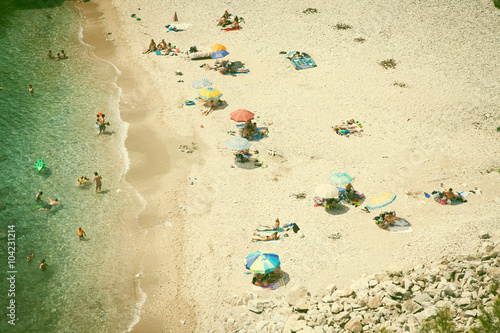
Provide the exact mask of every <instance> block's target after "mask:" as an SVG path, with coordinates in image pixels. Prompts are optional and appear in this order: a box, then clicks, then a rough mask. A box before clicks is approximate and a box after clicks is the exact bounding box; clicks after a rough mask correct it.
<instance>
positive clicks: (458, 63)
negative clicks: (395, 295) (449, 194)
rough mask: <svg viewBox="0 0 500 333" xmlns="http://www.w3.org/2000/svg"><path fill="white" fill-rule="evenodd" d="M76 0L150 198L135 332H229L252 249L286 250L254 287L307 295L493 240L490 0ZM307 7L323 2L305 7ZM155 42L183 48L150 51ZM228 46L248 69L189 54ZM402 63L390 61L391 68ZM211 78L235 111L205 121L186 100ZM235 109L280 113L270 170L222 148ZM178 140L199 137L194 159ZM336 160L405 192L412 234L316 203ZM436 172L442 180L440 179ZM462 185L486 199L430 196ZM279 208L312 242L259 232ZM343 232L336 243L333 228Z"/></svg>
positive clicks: (260, 144) (499, 23) (370, 192)
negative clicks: (483, 237) (223, 25)
mask: <svg viewBox="0 0 500 333" xmlns="http://www.w3.org/2000/svg"><path fill="white" fill-rule="evenodd" d="M77 6H78V8H80V9H81V10H82V13H83V15H84V18H85V20H86V21H87V27H84V39H85V41H86V42H87V43H88V44H90V45H92V46H95V47H96V49H95V53H96V55H97V56H99V57H101V58H104V59H106V60H108V61H110V62H111V63H113V64H114V65H115V66H116V67H117V68H118V69H119V71H120V72H121V75H120V77H119V79H118V81H117V85H118V86H119V87H120V88H121V89H122V97H121V101H120V115H121V118H122V120H123V121H125V122H127V123H129V127H128V134H127V135H128V136H127V139H126V142H125V145H126V149H127V151H128V154H129V158H130V168H129V171H128V173H127V176H126V179H127V182H128V183H130V184H131V185H132V186H133V187H134V188H135V189H136V190H137V191H138V192H139V194H140V195H141V196H142V198H143V199H144V201H145V207H144V210H143V211H141V212H140V214H139V218H138V224H139V229H140V230H141V231H140V232H138V234H137V235H136V237H137V238H136V243H137V244H139V245H138V246H137V251H136V260H138V262H140V264H141V266H142V269H141V278H140V285H141V289H142V290H143V291H144V293H145V294H146V295H147V298H146V300H145V302H144V304H143V305H142V306H141V307H140V309H139V310H140V320H139V321H138V323H137V324H135V326H133V328H131V331H133V332H206V331H208V330H215V331H216V332H219V331H220V332H223V331H225V330H224V326H223V325H222V322H224V321H226V320H227V317H228V316H229V315H230V314H232V313H237V312H238V311H239V310H238V309H236V308H235V307H233V306H232V305H230V304H229V303H227V302H226V301H225V300H227V299H228V298H231V297H234V296H237V295H241V294H243V293H248V292H250V291H252V288H251V283H250V282H251V276H249V275H245V274H244V265H243V262H244V258H245V256H246V255H247V254H248V253H250V252H253V251H257V250H261V251H270V252H274V253H277V254H279V256H280V259H281V263H282V265H281V266H282V269H283V271H284V272H285V273H286V275H287V276H288V277H289V281H288V284H287V286H286V288H280V289H278V290H276V291H259V292H257V293H263V294H264V295H265V293H273V296H276V295H280V294H283V293H285V292H286V290H287V289H289V288H292V287H294V286H298V285H304V286H306V287H307V288H308V290H310V291H311V292H315V291H316V290H321V289H324V288H325V287H326V286H327V285H330V284H332V283H335V284H336V285H337V286H338V287H339V288H341V287H343V286H346V287H347V286H349V285H350V284H351V283H352V281H354V280H356V279H358V278H360V277H362V276H363V275H364V274H374V273H377V272H380V271H384V270H390V269H402V268H404V267H413V266H414V265H418V264H420V263H424V262H428V261H431V260H435V259H438V258H441V257H443V256H452V255H456V254H461V253H465V254H467V253H469V252H471V251H473V249H475V248H477V247H478V246H479V244H480V240H479V239H478V237H477V234H478V232H480V231H481V230H487V231H488V232H489V233H490V234H491V235H492V236H498V233H499V220H498V216H499V213H500V211H499V208H498V207H499V204H500V197H499V195H498V192H497V189H498V184H499V181H500V174H499V169H500V161H499V159H498V156H499V148H500V142H499V141H500V140H499V133H498V130H497V128H498V126H499V107H500V95H499V94H498V91H500V82H499V80H498V78H499V77H500V69H499V67H498V66H497V63H496V62H497V60H498V52H499V45H500V35H499V34H498V31H499V30H500V10H498V9H496V8H495V7H494V6H493V3H492V1H486V0H481V1H476V2H470V1H457V2H454V3H453V4H450V3H449V2H446V1H438V0H435V1H428V2H425V3H424V2H420V1H412V2H406V3H405V2H401V1H386V2H384V3H383V4H382V3H380V4H376V3H374V2H373V1H358V2H356V3H355V4H354V3H351V2H345V1H330V2H328V3H324V2H322V1H280V2H265V1H251V2H250V1H248V2H247V1H242V2H238V3H236V2H227V3H224V4H222V3H221V4H213V3H206V2H203V1H194V2H185V1H177V0H175V1H169V2H168V3H166V2H162V1H156V0H155V1H153V0H149V1H146V0H140V1H130V0H122V1H91V2H88V3H83V4H77ZM308 8H314V9H316V10H317V12H314V13H309V14H308V13H304V11H305V10H306V9H308ZM226 9H227V10H228V11H229V12H230V13H233V14H235V15H238V16H240V17H243V18H244V20H245V23H244V24H243V25H242V26H243V29H241V30H239V31H222V30H220V28H219V27H217V26H216V20H217V19H218V18H219V17H220V16H221V15H222V13H223V12H224V10H226ZM174 13H177V17H178V19H179V22H177V23H189V24H192V25H191V26H190V27H189V28H188V29H187V30H186V31H181V32H174V31H170V32H167V29H166V28H165V26H166V25H168V24H173V23H174V22H173V18H174ZM132 14H135V17H134V18H133V17H131V15H132ZM136 18H140V19H141V20H140V21H138V20H137V19H136ZM88 22H91V23H88ZM338 24H344V25H348V26H349V28H347V29H339V28H338V27H337V25H338ZM359 38H362V39H363V40H362V41H361V40H360V39H359ZM151 39H154V40H155V41H158V40H161V39H165V41H166V42H171V43H173V44H175V45H176V46H177V47H179V48H180V50H181V53H180V54H179V55H176V56H158V55H155V54H143V51H145V50H146V49H147V47H148V44H149V41H150V40H151ZM356 39H358V40H356ZM215 43H220V44H223V45H225V46H226V48H227V50H228V51H229V55H228V56H227V58H228V59H230V60H231V61H241V62H242V63H243V64H244V66H245V68H248V69H249V70H250V72H249V73H248V74H240V75H235V76H231V75H221V74H219V73H218V72H216V71H211V70H210V71H209V70H205V69H204V68H200V66H201V65H203V64H204V63H213V60H212V59H208V60H207V59H205V60H189V59H187V58H186V55H185V54H184V53H183V52H185V51H188V50H189V48H190V47H191V46H195V45H196V46H197V48H198V49H206V48H209V47H210V46H211V45H212V44H215ZM283 51H284V52H289V51H301V52H306V53H308V54H309V55H310V56H311V57H312V59H314V61H315V62H316V64H317V67H315V68H311V69H305V70H295V69H294V68H293V67H292V65H291V63H290V61H289V60H287V59H286V58H285V56H286V55H284V54H280V52H283ZM389 59H394V60H395V63H396V66H395V68H389V69H385V68H384V67H383V66H381V65H380V64H379V63H380V62H381V61H384V60H389ZM176 72H182V75H176ZM199 78H206V79H209V80H211V81H213V86H214V87H216V88H218V89H219V90H220V91H221V92H222V93H223V96H222V98H221V100H223V101H224V102H225V103H224V106H223V107H221V108H219V109H218V110H215V111H214V112H212V113H211V114H210V115H208V116H203V115H201V113H200V110H201V109H202V108H201V107H200V104H199V103H196V104H195V106H189V107H188V106H185V105H184V102H185V101H186V100H194V98H195V97H196V96H197V91H196V90H195V89H194V88H192V87H191V83H192V82H193V81H194V80H196V79H199ZM237 109H248V110H250V111H252V112H254V113H255V115H256V116H258V117H259V118H257V119H256V120H257V123H258V124H259V125H261V124H263V123H264V122H265V123H266V124H270V123H272V125H268V127H269V135H268V137H266V138H264V139H261V140H259V141H257V142H255V143H254V144H253V147H254V148H255V149H257V150H258V151H259V160H261V161H264V162H265V164H266V165H267V167H266V168H263V167H259V168H253V169H246V168H239V167H238V166H236V167H235V165H234V158H233V154H232V153H231V151H230V150H228V149H227V148H226V147H225V146H224V144H223V142H224V141H225V140H227V139H228V138H230V137H231V135H230V134H228V131H235V130H236V127H235V122H234V121H232V120H230V118H229V113H230V112H232V111H234V110H237ZM351 118H354V119H356V120H358V121H360V122H361V123H362V124H363V130H364V131H363V134H362V135H361V136H354V135H351V136H349V137H347V136H340V135H337V134H336V133H335V132H334V131H333V130H332V128H331V127H332V126H334V125H336V124H340V123H342V122H343V121H346V120H348V119H351ZM179 145H187V146H190V147H195V148H196V149H195V150H194V151H193V152H192V153H190V154H187V153H185V152H180V151H178V150H177V147H178V146H179ZM269 149H271V150H273V151H276V152H278V154H277V155H276V156H272V155H268V154H267V151H268V150H269ZM334 172H347V173H348V174H349V175H351V176H352V177H354V181H353V185H354V187H355V188H356V189H358V190H360V191H362V192H364V193H365V194H366V196H367V198H368V199H369V198H371V197H372V196H374V195H377V194H380V193H382V192H386V191H389V192H393V193H395V194H396V195H397V198H396V200H395V201H394V202H393V203H392V204H391V205H389V206H387V209H388V210H395V211H396V212H397V214H398V215H400V216H402V217H404V218H406V219H407V220H408V221H410V222H411V224H412V229H413V231H412V232H411V233H400V234H398V233H390V232H386V231H383V230H380V229H379V228H378V227H377V226H376V224H375V223H374V221H373V217H374V216H375V215H376V214H378V213H379V212H381V211H383V209H382V210H377V211H375V212H372V213H370V214H367V213H364V212H362V211H361V208H362V206H361V207H358V208H356V207H353V206H349V205H345V206H344V208H340V209H334V210H331V211H326V210H325V209H324V208H321V207H314V203H313V201H312V198H313V197H314V189H315V188H316V186H318V185H320V184H324V183H328V177H329V176H330V174H332V173H334ZM438 175H444V176H446V179H443V180H438V181H432V179H433V178H435V177H436V176H438ZM450 187H451V188H453V189H455V190H457V191H469V190H474V191H475V192H476V193H475V194H471V195H470V197H469V198H468V202H467V203H465V204H462V205H456V206H452V205H444V206H443V205H439V204H437V203H435V202H434V201H432V200H431V199H427V198H425V196H424V192H428V193H430V192H432V191H433V190H441V189H443V188H450ZM299 193H305V196H306V198H305V199H297V198H296V197H295V194H299ZM276 218H279V219H280V220H281V221H282V223H296V224H298V225H299V227H300V228H301V232H302V235H303V236H304V237H300V236H299V235H298V234H294V233H293V232H291V233H290V235H289V236H290V237H285V238H284V239H282V241H281V242H279V243H269V244H266V243H264V242H260V243H255V242H251V241H250V240H251V238H252V234H253V232H254V231H255V229H256V228H257V227H258V226H259V225H260V224H265V225H271V224H272V223H273V221H274V220H275V219H276ZM333 233H340V235H341V237H340V238H339V239H331V238H329V237H328V236H329V235H331V234H333ZM138 273H139V272H136V271H134V272H130V274H131V275H136V274H138ZM254 292H255V291H254ZM255 316H257V315H255Z"/></svg>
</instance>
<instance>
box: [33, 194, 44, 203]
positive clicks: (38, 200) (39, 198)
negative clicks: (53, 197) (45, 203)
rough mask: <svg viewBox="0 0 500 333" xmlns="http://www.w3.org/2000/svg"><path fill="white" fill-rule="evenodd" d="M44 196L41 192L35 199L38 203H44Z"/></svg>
mask: <svg viewBox="0 0 500 333" xmlns="http://www.w3.org/2000/svg"><path fill="white" fill-rule="evenodd" d="M42 194H43V192H41V191H40V192H38V193H37V195H36V197H35V201H36V202H37V203H40V202H42Z"/></svg>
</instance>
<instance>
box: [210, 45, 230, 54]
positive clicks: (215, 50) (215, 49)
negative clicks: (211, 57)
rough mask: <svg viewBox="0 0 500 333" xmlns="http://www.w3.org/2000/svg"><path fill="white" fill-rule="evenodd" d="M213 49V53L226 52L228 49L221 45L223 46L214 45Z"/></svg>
mask: <svg viewBox="0 0 500 333" xmlns="http://www.w3.org/2000/svg"><path fill="white" fill-rule="evenodd" d="M211 49H212V51H214V52H217V51H220V50H226V47H225V46H224V45H221V44H214V45H212V47H211ZM226 51H227V50H226Z"/></svg>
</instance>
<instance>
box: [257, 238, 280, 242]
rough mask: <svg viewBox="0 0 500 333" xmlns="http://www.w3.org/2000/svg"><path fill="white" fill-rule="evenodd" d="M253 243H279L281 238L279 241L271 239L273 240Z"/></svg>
mask: <svg viewBox="0 0 500 333" xmlns="http://www.w3.org/2000/svg"><path fill="white" fill-rule="evenodd" d="M255 242H259V243H281V237H280V238H279V239H273V240H268V241H263V240H262V241H261V240H256V241H255Z"/></svg>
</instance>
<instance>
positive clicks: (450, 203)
mask: <svg viewBox="0 0 500 333" xmlns="http://www.w3.org/2000/svg"><path fill="white" fill-rule="evenodd" d="M433 193H434V194H433V199H434V201H436V202H437V203H441V200H442V198H440V197H439V196H440V195H441V191H437V193H436V192H433ZM457 193H458V195H460V196H461V197H462V198H463V199H464V201H457V200H456V199H453V200H451V201H450V200H447V201H446V204H448V205H460V204H463V203H466V202H467V199H466V198H467V197H468V196H469V195H470V193H471V192H467V191H457Z"/></svg>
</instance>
